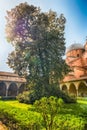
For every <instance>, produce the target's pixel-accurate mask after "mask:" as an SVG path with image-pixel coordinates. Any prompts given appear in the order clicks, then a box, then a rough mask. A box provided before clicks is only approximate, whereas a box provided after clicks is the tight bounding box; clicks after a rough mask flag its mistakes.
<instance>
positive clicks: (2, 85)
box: [0, 82, 6, 96]
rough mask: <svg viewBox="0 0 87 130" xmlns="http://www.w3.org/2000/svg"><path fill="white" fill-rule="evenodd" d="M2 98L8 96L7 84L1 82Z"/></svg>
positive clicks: (0, 94)
mask: <svg viewBox="0 0 87 130" xmlns="http://www.w3.org/2000/svg"><path fill="white" fill-rule="evenodd" d="M0 96H6V84H5V83H4V82H0Z"/></svg>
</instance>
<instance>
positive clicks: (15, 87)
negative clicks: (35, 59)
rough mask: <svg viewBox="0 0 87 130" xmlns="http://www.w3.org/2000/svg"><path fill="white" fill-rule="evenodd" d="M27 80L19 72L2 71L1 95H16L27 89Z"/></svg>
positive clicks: (0, 79)
mask: <svg viewBox="0 0 87 130" xmlns="http://www.w3.org/2000/svg"><path fill="white" fill-rule="evenodd" d="M25 84H26V80H25V78H23V77H19V76H18V75H17V74H14V73H10V72H0V96H2V97H16V96H17V95H18V94H19V93H22V92H23V91H24V89H25Z"/></svg>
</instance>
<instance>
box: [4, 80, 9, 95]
mask: <svg viewBox="0 0 87 130" xmlns="http://www.w3.org/2000/svg"><path fill="white" fill-rule="evenodd" d="M5 83H6V95H5V96H6V97H8V88H9V85H10V82H5Z"/></svg>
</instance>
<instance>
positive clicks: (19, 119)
mask: <svg viewBox="0 0 87 130" xmlns="http://www.w3.org/2000/svg"><path fill="white" fill-rule="evenodd" d="M49 99H50V100H49ZM40 101H42V102H40ZM57 101H58V103H57ZM61 101H62V100H60V99H59V100H58V99H57V98H55V97H51V98H48V100H47V98H46V97H45V98H43V100H42V99H41V100H39V101H36V103H35V104H34V105H35V106H33V105H26V104H21V103H18V101H0V120H1V121H2V122H3V123H5V124H6V126H8V128H9V130H14V129H15V130H46V124H45V121H44V120H43V115H42V114H43V113H44V112H45V113H46V115H47V117H45V118H46V119H48V124H49V123H50V117H51V115H52V116H53V117H54V121H53V129H52V130H86V129H84V126H85V127H86V124H87V118H86V115H87V113H86V115H85V116H82V115H83V107H84V112H86V111H87V108H86V107H87V104H85V105H84V104H82V103H80V104H67V105H66V104H62V102H61ZM38 103H40V104H38ZM44 103H45V105H44ZM61 104H62V105H63V106H61ZM57 105H58V106H57ZM58 108H59V109H58ZM60 108H61V109H60ZM37 111H38V112H37ZM53 111H54V113H53ZM45 118H44V119H45Z"/></svg>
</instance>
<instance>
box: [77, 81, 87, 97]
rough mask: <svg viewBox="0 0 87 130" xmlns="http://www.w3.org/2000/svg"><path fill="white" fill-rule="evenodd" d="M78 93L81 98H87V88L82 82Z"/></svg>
mask: <svg viewBox="0 0 87 130" xmlns="http://www.w3.org/2000/svg"><path fill="white" fill-rule="evenodd" d="M78 93H79V96H81V97H86V96H87V86H86V84H85V83H84V82H80V84H79V87H78Z"/></svg>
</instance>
